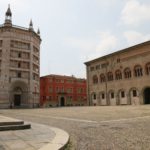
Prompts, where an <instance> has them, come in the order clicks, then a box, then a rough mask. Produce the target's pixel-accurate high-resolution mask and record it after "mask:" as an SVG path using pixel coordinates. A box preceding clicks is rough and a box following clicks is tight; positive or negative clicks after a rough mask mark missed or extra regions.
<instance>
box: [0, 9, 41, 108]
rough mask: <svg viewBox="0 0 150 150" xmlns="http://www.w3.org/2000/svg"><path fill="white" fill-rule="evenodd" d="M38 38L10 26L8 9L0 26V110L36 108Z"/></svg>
mask: <svg viewBox="0 0 150 150" xmlns="http://www.w3.org/2000/svg"><path fill="white" fill-rule="evenodd" d="M40 43H41V38H40V34H39V33H36V32H35V31H34V30H33V23H32V21H31V22H30V26H29V28H24V27H19V26H16V25H13V24H12V12H11V9H10V6H8V9H7V11H6V13H5V22H4V24H3V25H2V26H0V108H9V107H19V108H20V107H21V108H22V107H38V106H39V102H40V100H39V96H40V95H39V86H40V85H39V84H40V82H39V73H40V72H39V70H40V61H39V60H40Z"/></svg>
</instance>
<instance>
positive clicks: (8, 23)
mask: <svg viewBox="0 0 150 150" xmlns="http://www.w3.org/2000/svg"><path fill="white" fill-rule="evenodd" d="M11 25H12V13H11V9H10V5H8V9H7V11H6V13H5V26H11Z"/></svg>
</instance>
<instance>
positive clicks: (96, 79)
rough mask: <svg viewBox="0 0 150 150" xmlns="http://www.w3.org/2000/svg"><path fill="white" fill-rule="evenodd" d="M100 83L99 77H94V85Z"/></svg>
mask: <svg viewBox="0 0 150 150" xmlns="http://www.w3.org/2000/svg"><path fill="white" fill-rule="evenodd" d="M97 83H98V77H97V75H94V76H93V84H97Z"/></svg>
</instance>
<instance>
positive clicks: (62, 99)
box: [60, 97, 65, 106]
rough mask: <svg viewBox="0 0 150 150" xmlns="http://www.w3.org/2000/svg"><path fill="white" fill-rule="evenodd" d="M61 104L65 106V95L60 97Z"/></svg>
mask: <svg viewBox="0 0 150 150" xmlns="http://www.w3.org/2000/svg"><path fill="white" fill-rule="evenodd" d="M60 106H65V98H64V97H61V98H60Z"/></svg>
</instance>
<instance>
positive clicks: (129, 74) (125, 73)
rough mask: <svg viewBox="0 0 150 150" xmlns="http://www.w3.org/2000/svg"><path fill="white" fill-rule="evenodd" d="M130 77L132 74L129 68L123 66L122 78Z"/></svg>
mask: <svg viewBox="0 0 150 150" xmlns="http://www.w3.org/2000/svg"><path fill="white" fill-rule="evenodd" d="M131 77H132V75H131V70H130V68H125V69H124V78H125V79H129V78H131Z"/></svg>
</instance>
